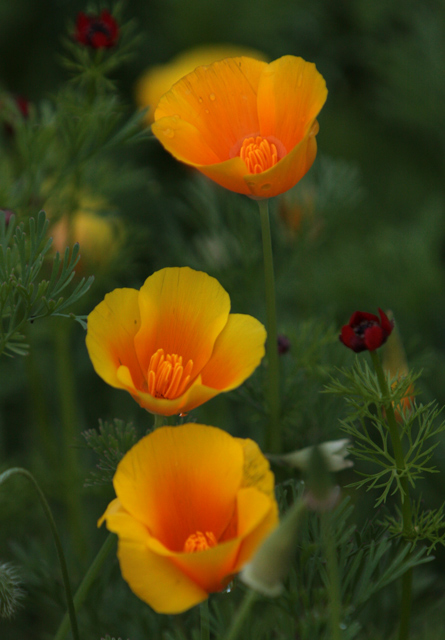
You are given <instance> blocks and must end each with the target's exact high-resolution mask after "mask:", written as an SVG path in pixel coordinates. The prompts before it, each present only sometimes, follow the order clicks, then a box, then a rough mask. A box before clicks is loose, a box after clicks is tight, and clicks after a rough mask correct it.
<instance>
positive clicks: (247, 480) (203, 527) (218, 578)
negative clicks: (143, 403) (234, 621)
mask: <svg viewBox="0 0 445 640" xmlns="http://www.w3.org/2000/svg"><path fill="white" fill-rule="evenodd" d="M113 484H114V488H115V491H116V495H117V498H116V499H115V500H113V501H112V502H111V503H110V504H109V505H108V508H107V510H106V511H105V513H104V515H103V516H102V518H101V519H100V520H99V525H100V524H102V522H103V521H104V520H106V523H107V528H108V529H109V530H110V531H113V532H114V533H117V534H118V536H119V549H118V557H119V563H120V567H121V571H122V575H123V577H124V579H125V580H126V581H127V582H128V584H129V586H130V588H131V589H132V590H133V592H134V593H135V594H136V595H137V596H139V598H141V599H142V600H144V601H145V602H147V603H148V604H149V605H150V606H151V607H152V608H153V609H154V610H155V611H157V612H159V613H181V612H182V611H185V610H186V609H189V608H190V607H193V606H194V605H196V604H198V603H199V602H202V601H203V600H205V599H206V598H207V597H208V594H209V593H212V592H215V591H221V590H223V589H224V588H225V587H226V586H227V585H228V583H229V582H230V580H231V579H232V577H233V575H234V574H236V573H238V571H240V569H241V568H242V567H243V566H244V565H245V564H246V562H248V560H249V559H250V558H251V557H252V555H253V553H254V552H255V550H256V549H257V547H258V546H259V544H260V543H261V542H262V540H263V539H264V538H265V537H266V536H267V535H268V534H269V533H270V532H271V531H272V529H274V528H275V527H276V525H277V523H278V509H277V503H276V500H275V497H274V477H273V474H272V473H271V471H270V469H269V463H268V462H267V460H266V459H265V458H264V456H263V455H262V453H261V451H260V450H259V448H258V446H257V445H256V444H255V442H253V441H252V440H242V439H239V438H233V437H232V436H230V435H229V434H228V433H226V432H225V431H222V430H221V429H217V428H216V427H209V426H206V425H202V424H187V425H183V426H181V427H161V428H160V429H157V430H156V431H154V432H153V433H151V434H150V435H148V436H146V437H145V438H143V439H142V440H140V441H139V442H138V443H137V444H136V445H135V446H134V447H133V448H132V449H131V450H130V451H129V452H128V453H127V454H126V455H125V456H124V458H123V459H122V460H121V462H120V463H119V465H118V467H117V471H116V474H115V476H114V479H113Z"/></svg>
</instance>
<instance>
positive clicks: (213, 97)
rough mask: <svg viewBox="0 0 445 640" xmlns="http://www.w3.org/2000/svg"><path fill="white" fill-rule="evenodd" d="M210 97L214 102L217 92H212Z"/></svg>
mask: <svg viewBox="0 0 445 640" xmlns="http://www.w3.org/2000/svg"><path fill="white" fill-rule="evenodd" d="M209 98H210V100H211V101H212V102H214V101H215V100H216V96H215V94H214V93H211V94H210V95H209Z"/></svg>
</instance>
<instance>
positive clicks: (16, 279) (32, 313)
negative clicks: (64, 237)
mask: <svg viewBox="0 0 445 640" xmlns="http://www.w3.org/2000/svg"><path fill="white" fill-rule="evenodd" d="M48 224H49V222H48V220H47V219H46V216H45V213H44V212H43V211H41V212H40V213H39V214H38V216H37V221H36V220H35V219H34V218H30V219H29V222H28V224H27V225H25V223H21V224H19V225H17V226H16V225H15V218H14V216H12V217H11V219H10V220H9V223H8V225H6V221H5V215H4V213H3V212H0V317H1V323H0V355H1V354H2V353H7V354H9V355H13V354H18V355H25V354H26V353H27V351H28V346H27V344H26V343H25V336H24V333H23V332H24V329H25V326H26V325H27V324H28V323H29V322H34V321H35V320H38V319H40V318H44V317H47V316H63V317H65V318H73V319H75V320H77V321H78V322H80V323H81V324H82V326H84V327H86V324H85V321H84V318H82V317H81V316H75V315H74V314H64V313H62V312H63V311H65V310H66V309H67V308H68V307H70V306H71V305H73V304H74V303H75V302H77V300H79V298H81V297H82V296H83V295H84V294H85V293H86V292H87V291H88V289H89V288H90V287H91V284H92V283H93V279H94V278H93V277H92V276H91V277H89V278H88V279H87V280H85V278H82V280H81V281H80V282H79V283H78V284H77V285H76V286H75V287H74V290H72V291H71V292H70V293H69V294H68V295H66V294H65V293H64V295H62V292H65V289H66V288H67V287H68V285H69V284H70V283H71V281H72V279H73V278H74V275H75V271H74V269H75V266H76V264H77V262H78V260H79V245H78V244H75V245H74V247H73V249H72V251H71V253H70V250H69V248H67V249H66V251H65V255H64V256H63V258H62V259H61V258H60V255H59V253H56V255H55V256H54V258H53V260H52V265H51V268H50V271H49V275H48V277H42V275H43V274H42V268H43V265H44V263H45V261H46V258H47V254H48V252H49V250H50V247H51V243H52V240H51V238H48V236H47V229H48Z"/></svg>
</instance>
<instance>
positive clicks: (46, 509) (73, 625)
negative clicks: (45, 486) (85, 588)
mask: <svg viewBox="0 0 445 640" xmlns="http://www.w3.org/2000/svg"><path fill="white" fill-rule="evenodd" d="M14 475H21V476H24V477H25V478H28V480H29V481H30V482H31V484H32V485H33V487H34V489H35V490H36V492H37V495H38V496H39V500H40V502H41V505H42V507H43V510H44V512H45V515H46V517H47V519H48V522H49V526H50V527H51V532H52V534H53V538H54V544H55V545H56V549H57V555H58V557H59V563H60V569H61V571H62V578H63V585H64V587H65V596H66V602H67V606H68V614H69V620H70V623H71V631H72V634H73V639H74V640H80V636H79V630H78V627H77V618H76V611H75V609H74V603H73V596H72V591H71V585H70V579H69V574H68V567H67V564H66V560H65V554H64V553H63V547H62V543H61V542H60V537H59V533H58V531H57V527H56V523H55V521H54V518H53V514H52V512H51V509H50V507H49V504H48V502H47V500H46V498H45V495H44V493H43V491H42V490H41V488H40V487H39V485H38V483H37V481H36V479H35V478H34V476H33V475H32V474H31V473H29V471H27V470H26V469H21V468H20V467H15V468H13V469H8V471H5V472H4V473H2V474H1V475H0V485H1V484H3V482H5V481H6V480H8V478H10V477H11V476H14Z"/></svg>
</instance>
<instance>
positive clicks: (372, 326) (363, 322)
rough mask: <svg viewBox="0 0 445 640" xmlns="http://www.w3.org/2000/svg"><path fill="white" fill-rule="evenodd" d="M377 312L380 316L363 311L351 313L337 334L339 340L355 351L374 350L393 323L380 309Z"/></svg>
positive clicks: (380, 343) (383, 341)
mask: <svg viewBox="0 0 445 640" xmlns="http://www.w3.org/2000/svg"><path fill="white" fill-rule="evenodd" d="M379 314H380V318H379V317H378V316H375V315H374V314H373V313H366V312H365V311H356V312H355V313H353V314H352V316H351V319H350V320H349V324H345V325H344V327H342V330H341V334H340V336H339V338H340V340H341V342H343V344H344V345H345V346H346V347H349V349H352V350H353V351H355V353H359V352H360V351H374V350H375V349H378V348H379V347H381V346H382V344H384V343H385V342H386V340H387V339H388V336H389V335H390V334H391V331H392V330H393V323H392V322H391V320H390V319H389V318H388V316H387V315H386V313H384V312H383V311H382V310H381V309H379Z"/></svg>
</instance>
